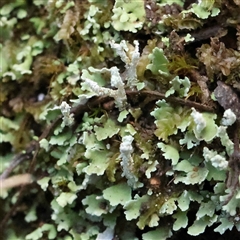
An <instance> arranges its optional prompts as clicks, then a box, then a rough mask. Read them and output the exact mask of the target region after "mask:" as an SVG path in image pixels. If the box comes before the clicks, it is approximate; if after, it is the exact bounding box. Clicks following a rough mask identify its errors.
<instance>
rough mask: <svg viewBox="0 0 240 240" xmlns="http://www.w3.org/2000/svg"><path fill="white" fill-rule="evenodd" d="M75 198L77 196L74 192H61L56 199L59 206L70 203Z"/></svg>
mask: <svg viewBox="0 0 240 240" xmlns="http://www.w3.org/2000/svg"><path fill="white" fill-rule="evenodd" d="M76 198H77V195H76V193H72V192H62V193H61V194H60V195H59V196H58V197H57V198H56V201H57V203H58V204H59V205H60V206H61V207H65V206H66V205H67V204H72V203H73V202H74V200H75V199H76Z"/></svg>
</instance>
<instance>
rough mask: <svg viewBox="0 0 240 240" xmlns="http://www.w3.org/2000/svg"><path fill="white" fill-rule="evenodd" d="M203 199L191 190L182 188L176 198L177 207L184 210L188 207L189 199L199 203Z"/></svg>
mask: <svg viewBox="0 0 240 240" xmlns="http://www.w3.org/2000/svg"><path fill="white" fill-rule="evenodd" d="M202 200H203V197H202V196H201V195H200V194H198V193H196V192H193V191H187V190H184V191H183V193H182V194H181V196H180V197H179V198H178V200H177V201H178V207H179V208H180V209H181V211H186V210H188V209H189V204H190V202H191V201H196V202H198V203H200V202H201V201H202Z"/></svg>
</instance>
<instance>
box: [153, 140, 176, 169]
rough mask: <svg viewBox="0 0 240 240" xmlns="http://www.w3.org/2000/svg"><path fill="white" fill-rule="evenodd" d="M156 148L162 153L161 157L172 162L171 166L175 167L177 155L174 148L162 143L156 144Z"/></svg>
mask: <svg viewBox="0 0 240 240" xmlns="http://www.w3.org/2000/svg"><path fill="white" fill-rule="evenodd" d="M157 146H158V147H159V148H160V149H161V150H162V151H163V152H164V153H163V156H164V157H165V158H166V159H169V160H171V161H172V165H176V164H177V163H178V160H179V153H178V150H177V149H176V148H175V147H173V146H171V145H167V144H164V143H158V144H157Z"/></svg>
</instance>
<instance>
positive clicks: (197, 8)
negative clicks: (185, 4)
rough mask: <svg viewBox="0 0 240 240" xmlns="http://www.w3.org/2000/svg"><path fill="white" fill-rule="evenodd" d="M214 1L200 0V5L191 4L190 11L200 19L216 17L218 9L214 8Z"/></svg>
mask: <svg viewBox="0 0 240 240" xmlns="http://www.w3.org/2000/svg"><path fill="white" fill-rule="evenodd" d="M214 3H215V0H202V1H201V3H200V4H196V3H194V4H192V9H191V11H192V12H193V13H195V14H196V15H197V16H198V17H199V18H201V19H207V18H208V17H209V16H212V17H214V16H217V15H218V14H219V12H220V9H218V8H216V7H214Z"/></svg>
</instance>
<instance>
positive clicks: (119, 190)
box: [103, 183, 131, 206]
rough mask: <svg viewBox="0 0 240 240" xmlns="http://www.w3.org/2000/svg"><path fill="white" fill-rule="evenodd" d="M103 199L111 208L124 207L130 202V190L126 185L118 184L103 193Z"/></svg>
mask: <svg viewBox="0 0 240 240" xmlns="http://www.w3.org/2000/svg"><path fill="white" fill-rule="evenodd" d="M103 197H104V198H105V199H106V200H108V201H109V202H110V205H111V206H117V205H118V204H121V205H125V203H126V202H128V201H130V200H131V188H130V187H129V186H128V185H127V184H126V183H119V184H118V185H114V186H112V187H109V188H106V189H105V190H104V191H103Z"/></svg>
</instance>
